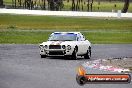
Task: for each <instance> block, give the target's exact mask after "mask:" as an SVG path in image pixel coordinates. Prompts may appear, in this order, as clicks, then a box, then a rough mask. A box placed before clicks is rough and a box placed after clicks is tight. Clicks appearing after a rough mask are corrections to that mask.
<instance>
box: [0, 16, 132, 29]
mask: <svg viewBox="0 0 132 88" xmlns="http://www.w3.org/2000/svg"><path fill="white" fill-rule="evenodd" d="M131 23H132V19H106V18H101V19H100V18H73V17H52V16H26V15H6V14H3V15H2V14H1V15H0V29H10V28H14V29H43V30H45V29H46V30H47V29H63V30H64V29H66V30H69V31H71V30H76V31H77V30H80V29H81V30H91V29H93V30H94V29H101V30H125V31H126V30H129V31H131V30H132V24H131Z"/></svg>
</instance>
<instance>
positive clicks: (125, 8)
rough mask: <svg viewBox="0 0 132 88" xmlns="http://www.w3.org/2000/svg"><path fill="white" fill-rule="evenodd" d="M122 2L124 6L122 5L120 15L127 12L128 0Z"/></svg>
mask: <svg viewBox="0 0 132 88" xmlns="http://www.w3.org/2000/svg"><path fill="white" fill-rule="evenodd" d="M124 1H125V4H124V7H123V9H122V13H126V12H127V10H128V7H129V0H124Z"/></svg>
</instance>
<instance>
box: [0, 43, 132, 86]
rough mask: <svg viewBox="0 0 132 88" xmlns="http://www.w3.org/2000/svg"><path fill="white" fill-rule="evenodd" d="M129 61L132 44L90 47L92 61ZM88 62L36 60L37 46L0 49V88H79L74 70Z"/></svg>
mask: <svg viewBox="0 0 132 88" xmlns="http://www.w3.org/2000/svg"><path fill="white" fill-rule="evenodd" d="M120 57H132V44H120V45H118V44H112V45H110V44H107V45H105V44H100V45H93V46H92V58H91V59H90V60H95V59H108V58H120ZM86 61H89V60H88V59H81V58H80V59H79V60H69V59H64V58H63V57H60V58H57V57H56V58H43V59H41V58H40V55H39V47H38V45H29V44H28V45H15V44H6V45H4V44H1V45H0V88H82V86H79V85H78V84H77V82H76V80H75V77H76V68H77V66H78V65H80V64H81V63H83V62H86ZM83 88H132V83H130V84H86V85H84V86H83Z"/></svg>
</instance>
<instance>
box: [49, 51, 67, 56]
mask: <svg viewBox="0 0 132 88" xmlns="http://www.w3.org/2000/svg"><path fill="white" fill-rule="evenodd" d="M49 55H64V53H63V51H49Z"/></svg>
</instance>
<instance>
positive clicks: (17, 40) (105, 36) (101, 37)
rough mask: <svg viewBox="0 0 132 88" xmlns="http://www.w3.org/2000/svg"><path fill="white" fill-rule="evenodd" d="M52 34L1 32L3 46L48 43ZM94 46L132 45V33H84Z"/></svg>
mask: <svg viewBox="0 0 132 88" xmlns="http://www.w3.org/2000/svg"><path fill="white" fill-rule="evenodd" d="M50 33H51V32H46V31H31V30H29V31H22V30H20V31H14V30H10V31H9V30H8V31H0V43H1V44H39V43H42V42H44V41H47V39H48V37H49V35H50ZM82 33H83V34H84V35H85V36H86V39H88V40H89V41H90V42H91V43H92V44H132V32H107V31H106V32H98V31H97V32H96V31H93V32H82Z"/></svg>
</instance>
